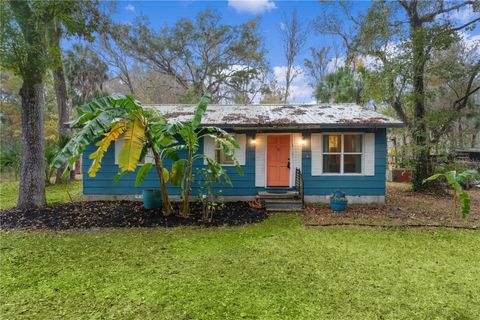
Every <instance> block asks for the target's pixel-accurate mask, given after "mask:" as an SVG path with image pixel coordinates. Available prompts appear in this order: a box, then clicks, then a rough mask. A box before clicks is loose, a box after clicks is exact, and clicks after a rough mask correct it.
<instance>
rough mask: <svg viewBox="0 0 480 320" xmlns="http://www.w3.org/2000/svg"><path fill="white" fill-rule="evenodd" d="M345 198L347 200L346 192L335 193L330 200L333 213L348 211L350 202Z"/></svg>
mask: <svg viewBox="0 0 480 320" xmlns="http://www.w3.org/2000/svg"><path fill="white" fill-rule="evenodd" d="M345 198H346V194H345V192H342V191H335V192H334V193H333V197H332V198H330V209H332V210H333V211H345V210H347V204H348V200H346V199H345ZM340 199H342V200H340Z"/></svg>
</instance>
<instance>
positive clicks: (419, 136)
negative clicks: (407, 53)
mask: <svg viewBox="0 0 480 320" xmlns="http://www.w3.org/2000/svg"><path fill="white" fill-rule="evenodd" d="M422 29H423V28H422V26H421V25H420V24H417V25H413V26H412V29H411V37H412V45H413V48H412V49H413V55H412V65H413V110H414V111H413V112H414V119H413V128H412V129H413V131H412V137H413V139H414V141H415V149H414V152H415V156H414V161H415V164H414V170H413V177H412V184H413V190H414V191H420V190H422V189H424V184H423V180H424V179H426V178H427V177H428V154H429V148H428V145H427V127H426V123H425V121H426V119H425V87H424V75H425V59H426V57H425V41H424V37H425V34H424V30H422Z"/></svg>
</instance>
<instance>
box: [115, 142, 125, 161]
mask: <svg viewBox="0 0 480 320" xmlns="http://www.w3.org/2000/svg"><path fill="white" fill-rule="evenodd" d="M124 144H125V140H123V139H122V138H118V139H117V140H115V164H116V165H118V156H119V155H120V150H122V148H123V145H124Z"/></svg>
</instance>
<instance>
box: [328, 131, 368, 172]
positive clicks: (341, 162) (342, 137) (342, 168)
mask: <svg viewBox="0 0 480 320" xmlns="http://www.w3.org/2000/svg"><path fill="white" fill-rule="evenodd" d="M335 135H340V152H324V151H323V148H324V143H323V142H324V141H323V140H324V139H323V137H324V136H335ZM345 135H358V136H361V137H362V152H344V136H345ZM320 139H321V148H322V149H321V155H322V168H321V169H322V175H325V176H363V175H364V173H365V169H364V161H365V134H364V133H363V132H325V133H322V134H321V135H320ZM350 154H352V155H361V157H362V158H361V164H360V170H361V171H360V172H359V173H355V172H347V173H344V161H343V160H344V155H350ZM324 155H340V172H339V173H338V172H324V171H323V170H324V164H325V161H324V157H323V156H324Z"/></svg>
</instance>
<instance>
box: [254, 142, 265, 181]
mask: <svg viewBox="0 0 480 320" xmlns="http://www.w3.org/2000/svg"><path fill="white" fill-rule="evenodd" d="M266 146H267V136H265V135H259V134H257V135H256V137H255V186H256V187H265V161H266V159H265V156H266V152H265V151H266Z"/></svg>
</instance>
